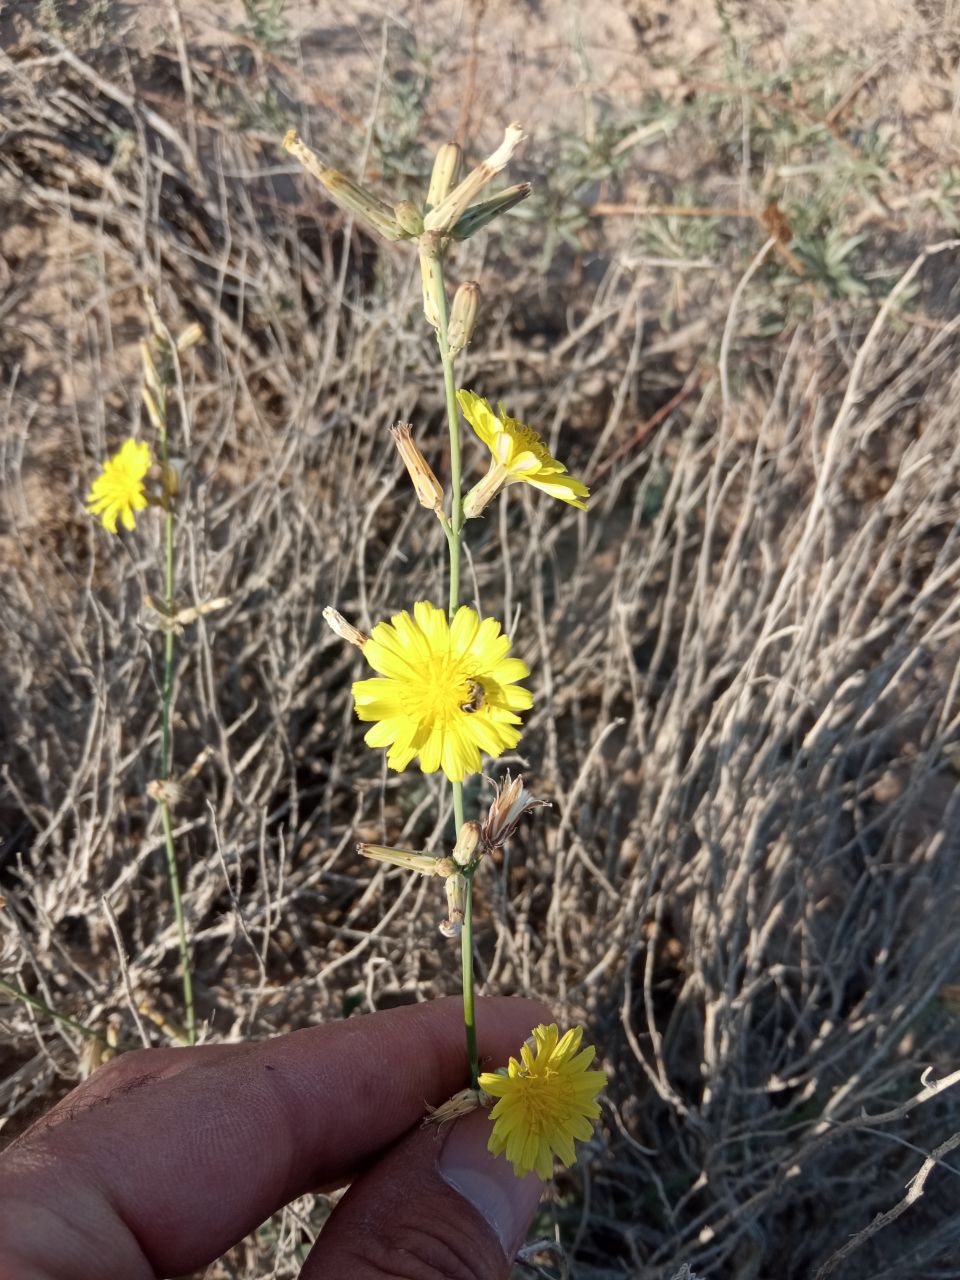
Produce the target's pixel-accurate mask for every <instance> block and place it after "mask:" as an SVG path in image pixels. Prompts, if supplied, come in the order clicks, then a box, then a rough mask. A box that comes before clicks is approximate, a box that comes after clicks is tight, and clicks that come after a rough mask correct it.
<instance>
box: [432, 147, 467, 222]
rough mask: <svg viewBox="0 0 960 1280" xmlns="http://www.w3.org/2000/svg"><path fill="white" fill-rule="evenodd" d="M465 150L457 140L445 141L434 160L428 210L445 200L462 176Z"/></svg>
mask: <svg viewBox="0 0 960 1280" xmlns="http://www.w3.org/2000/svg"><path fill="white" fill-rule="evenodd" d="M462 159H463V152H462V151H461V150H460V148H459V147H458V146H457V144H456V143H455V142H445V143H444V144H443V146H442V147H441V148H440V150H439V151H438V152H437V156H436V159H435V160H434V162H433V173H432V174H431V175H430V189H429V191H428V192H427V210H428V211H429V210H430V209H435V208H436V207H437V205H438V204H439V203H440V202H441V200H445V199H446V198H447V196H448V195H449V194H450V192H451V190H452V189H453V186H454V184H455V183H456V181H457V179H458V178H459V177H460V162H461V160H462Z"/></svg>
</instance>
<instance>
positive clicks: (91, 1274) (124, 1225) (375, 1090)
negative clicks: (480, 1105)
mask: <svg viewBox="0 0 960 1280" xmlns="http://www.w3.org/2000/svg"><path fill="white" fill-rule="evenodd" d="M549 1017H550V1015H549V1013H548V1012H546V1011H545V1010H544V1009H543V1006H541V1005H539V1004H535V1003H533V1002H530V1001H527V1000H519V999H487V1000H479V1001H478V1002H477V1029H478V1036H479V1051H480V1057H481V1061H483V1062H486V1063H487V1065H489V1066H490V1067H495V1066H501V1065H503V1064H505V1063H506V1061H507V1059H508V1057H509V1056H510V1055H511V1054H514V1055H516V1053H517V1051H518V1049H519V1046H520V1045H521V1044H522V1043H523V1041H524V1040H525V1038H526V1037H527V1036H528V1035H529V1034H530V1030H531V1028H532V1027H533V1026H535V1025H536V1024H537V1023H540V1022H543V1021H545V1020H549ZM465 1075H466V1051H465V1047H464V1042H463V1006H462V1003H461V1001H460V1000H457V999H450V1000H434V1001H430V1002H429V1003H426V1004H418V1005H408V1006H405V1007H403V1008H399V1009H392V1010H389V1011H387V1012H384V1013H375V1014H371V1015H369V1016H367V1017H361V1018H350V1019H348V1020H347V1021H345V1022H339V1023H334V1024H329V1025H326V1026H321V1027H312V1028H309V1029H308V1030H305V1031H295V1032H293V1033H292V1034H290V1035H285V1036H279V1037H277V1038H276V1039H273V1040H266V1041H262V1042H260V1043H255V1044H237V1045H209V1046H202V1047H200V1048H194V1049H150V1050H143V1051H139V1052H135V1053H128V1054H124V1055H123V1056H122V1057H120V1058H117V1059H116V1060H115V1061H113V1062H111V1063H109V1064H108V1065H107V1066H105V1067H102V1068H101V1069H100V1070H99V1071H97V1072H96V1073H95V1074H94V1075H93V1076H91V1078H90V1079H89V1080H88V1081H86V1083H84V1084H82V1085H80V1087H79V1088H77V1089H74V1090H73V1092H72V1093H70V1094H68V1095H67V1097H66V1098H64V1099H63V1100H62V1101H61V1102H59V1103H58V1104H57V1105H56V1106H55V1107H54V1108H53V1109H52V1110H51V1111H50V1112H48V1114H47V1115H46V1116H44V1117H43V1118H42V1119H41V1120H40V1121H38V1122H37V1123H36V1124H35V1125H34V1126H33V1127H32V1128H31V1129H30V1130H28V1131H27V1132H26V1133H25V1134H24V1135H22V1137H20V1138H19V1139H18V1140H17V1141H16V1142H14V1143H13V1144H12V1145H11V1146H10V1147H9V1148H8V1149H7V1151H6V1152H4V1154H3V1156H2V1157H0V1280H104V1278H105V1277H109V1278H110V1280H156V1278H157V1277H161V1276H168V1277H169V1276H178V1275H182V1274H183V1273H184V1272H190V1271H193V1270H195V1269H197V1268H199V1267H203V1266H205V1265H206V1264H208V1263H210V1262H211V1261H213V1260H214V1259H215V1258H217V1257H218V1256H219V1255H220V1254H222V1253H223V1252H224V1251H225V1250H227V1249H228V1248H230V1246H231V1245H233V1244H235V1243H236V1242H237V1241H238V1240H240V1239H242V1238H243V1236H245V1235H247V1234H248V1233H249V1232H250V1231H252V1230H254V1229H255V1228H256V1227H258V1226H259V1225H260V1223H261V1222H263V1221H264V1219H265V1218H267V1217H268V1216H269V1215H270V1214H271V1213H273V1212H275V1211H276V1210H278V1209H280V1208H281V1207H282V1206H283V1205H285V1204H287V1203H288V1202H289V1201H290V1200H293V1199H295V1198H296V1197H297V1196H300V1195H303V1194H304V1193H306V1192H308V1191H322V1190H328V1191H329V1190H331V1189H333V1188H335V1187H339V1186H343V1185H344V1184H346V1183H350V1184H351V1186H350V1189H349V1191H348V1192H347V1193H346V1195H345V1196H344V1197H343V1198H342V1199H341V1200H340V1202H339V1203H338V1204H337V1206H336V1208H335V1209H334V1211H333V1214H332V1215H331V1217H330V1219H329V1221H328V1222H327V1223H326V1225H325V1226H324V1228H323V1231H322V1232H321V1235H320V1238H319V1239H318V1241H317V1243H316V1244H315V1245H314V1247H313V1249H312V1250H311V1252H310V1256H309V1258H308V1259H307V1261H306V1263H305V1264H304V1266H303V1270H302V1271H301V1272H300V1276H301V1280H317V1278H318V1277H321V1276H322V1277H326V1278H327V1280H341V1277H342V1278H343V1280H381V1278H383V1277H386V1276H390V1277H394V1278H397V1277H400V1276H402V1277H404V1280H441V1278H443V1280H505V1277H506V1276H507V1275H508V1274H509V1271H510V1263H511V1261H512V1259H513V1256H514V1254H515V1253H516V1250H517V1249H518V1248H519V1246H520V1245H521V1244H522V1242H523V1239H524V1237H525V1235H526V1232H527V1229H528V1227H529V1225H530V1221H531V1219H532V1218H533V1214H534V1212H535V1210H536V1207H537V1203H538V1201H539V1198H540V1192H541V1190H542V1186H543V1184H542V1183H541V1182H540V1180H539V1179H538V1178H537V1177H536V1176H535V1175H533V1174H530V1175H528V1176H527V1177H524V1178H516V1177H515V1176H514V1174H513V1172H512V1170H511V1168H510V1165H509V1164H508V1163H507V1161H506V1160H504V1159H502V1158H498V1159H494V1158H493V1157H492V1156H491V1155H490V1154H489V1153H488V1152H487V1150H486V1144H487V1139H488V1137H489V1135H490V1121H489V1118H488V1116H487V1114H486V1113H483V1112H481V1113H477V1112H475V1113H473V1114H472V1115H469V1116H466V1117H465V1118H463V1119H461V1120H457V1121H455V1122H454V1123H453V1124H450V1125H443V1126H442V1127H439V1128H438V1127H436V1126H433V1125H431V1126H428V1127H426V1128H424V1127H421V1125H420V1123H419V1122H420V1121H421V1120H422V1118H423V1116H424V1114H425V1113H426V1110H427V1104H428V1103H429V1104H431V1105H433V1106H436V1105H438V1104H439V1103H441V1102H444V1101H446V1099H447V1098H449V1097H450V1096H451V1095H452V1094H454V1093H456V1092H457V1091H458V1090H459V1089H461V1088H462V1087H463V1084H464V1080H465Z"/></svg>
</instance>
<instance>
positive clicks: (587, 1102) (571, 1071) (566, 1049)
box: [479, 1023, 605, 1180]
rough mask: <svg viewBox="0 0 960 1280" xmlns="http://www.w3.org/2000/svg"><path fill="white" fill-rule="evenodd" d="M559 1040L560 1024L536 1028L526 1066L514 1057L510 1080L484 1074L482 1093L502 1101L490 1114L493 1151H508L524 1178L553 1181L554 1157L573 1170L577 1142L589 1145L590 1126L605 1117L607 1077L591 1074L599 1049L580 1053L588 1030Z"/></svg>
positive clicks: (527, 1047) (527, 1048)
mask: <svg viewBox="0 0 960 1280" xmlns="http://www.w3.org/2000/svg"><path fill="white" fill-rule="evenodd" d="M558 1035H559V1033H558V1031H557V1025H556V1023H551V1024H550V1026H549V1027H545V1026H542V1025H541V1026H539V1027H534V1029H533V1034H532V1036H531V1038H530V1040H528V1041H527V1043H526V1044H525V1045H524V1046H523V1048H522V1049H521V1050H520V1057H521V1059H522V1062H517V1060H516V1058H511V1059H510V1065H509V1067H508V1068H507V1072H506V1074H505V1075H501V1074H500V1073H499V1072H496V1071H484V1072H483V1073H482V1074H481V1076H480V1080H479V1084H480V1088H481V1090H482V1091H483V1092H484V1093H486V1094H491V1095H492V1096H493V1097H495V1098H498V1099H499V1101H498V1102H497V1103H496V1105H495V1106H494V1108H493V1110H492V1111H491V1112H490V1119H491V1120H492V1121H493V1133H492V1134H491V1135H490V1141H489V1142H488V1144H487V1146H488V1148H489V1150H490V1151H491V1152H492V1153H493V1155H495V1156H498V1155H500V1154H501V1152H506V1155H507V1159H508V1160H509V1161H510V1163H511V1164H512V1165H513V1172H514V1173H515V1174H516V1175H517V1177H518V1178H522V1177H523V1175H524V1174H526V1173H536V1174H537V1176H538V1177H540V1178H543V1179H544V1180H546V1179H548V1178H549V1177H550V1176H551V1174H552V1173H553V1157H554V1155H557V1156H559V1157H560V1160H561V1161H562V1163H563V1165H564V1166H565V1167H566V1168H569V1167H570V1165H572V1164H573V1162H574V1160H575V1159H576V1152H575V1151H574V1146H573V1143H574V1139H579V1140H580V1141H581V1142H584V1141H586V1140H587V1138H589V1137H590V1135H591V1134H592V1133H593V1126H592V1125H591V1124H590V1121H591V1120H595V1119H596V1118H597V1116H599V1114H600V1104H599V1103H598V1102H597V1094H598V1093H599V1092H600V1090H601V1089H602V1088H603V1085H604V1082H605V1076H604V1074H603V1072H602V1071H588V1070H587V1067H589V1065H590V1063H591V1062H592V1061H593V1057H594V1049H593V1046H592V1045H587V1046H586V1047H585V1048H583V1049H580V1041H581V1039H582V1038H583V1028H582V1027H573V1028H571V1030H570V1031H568V1032H567V1033H566V1035H564V1036H563V1037H562V1038H559V1039H558ZM531 1042H532V1043H531ZM578 1049H579V1050H580V1052H579V1053H578V1052H577V1050H578Z"/></svg>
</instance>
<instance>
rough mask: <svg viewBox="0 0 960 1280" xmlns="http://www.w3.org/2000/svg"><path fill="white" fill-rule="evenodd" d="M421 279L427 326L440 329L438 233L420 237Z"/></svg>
mask: <svg viewBox="0 0 960 1280" xmlns="http://www.w3.org/2000/svg"><path fill="white" fill-rule="evenodd" d="M420 279H421V281H422V284H423V314H424V315H425V316H426V318H427V324H432V325H433V327H434V329H439V328H440V298H441V294H442V292H443V277H442V275H441V272H440V236H439V235H438V234H437V232H436V231H425V232H424V233H423V235H422V236H421V237H420ZM444 305H446V304H445V303H444Z"/></svg>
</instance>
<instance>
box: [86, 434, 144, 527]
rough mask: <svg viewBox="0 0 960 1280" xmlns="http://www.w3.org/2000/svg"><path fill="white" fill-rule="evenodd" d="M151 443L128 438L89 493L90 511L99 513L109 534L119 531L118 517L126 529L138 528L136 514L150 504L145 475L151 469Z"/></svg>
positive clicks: (107, 462) (109, 459) (92, 513)
mask: <svg viewBox="0 0 960 1280" xmlns="http://www.w3.org/2000/svg"><path fill="white" fill-rule="evenodd" d="M151 461H152V459H151V457H150V446H149V445H148V444H146V443H145V442H144V441H142V440H141V441H137V440H127V441H126V442H125V443H124V445H123V447H122V448H121V450H120V451H119V453H115V454H114V455H113V457H112V458H108V459H107V461H106V462H105V463H104V464H103V471H102V472H101V474H100V475H98V476H97V478H96V480H94V482H93V484H92V486H91V488H90V493H89V494H88V496H87V510H88V511H89V512H90V514H91V515H94V516H99V517H100V519H101V521H102V523H103V527H104V528H105V529H106V530H107V532H108V533H116V532H117V517H118V516H119V517H120V519H121V520H122V521H123V527H124V528H125V529H133V528H135V527H136V520H135V519H134V515H133V513H134V512H135V511H142V510H143V508H144V507H145V506H146V505H147V495H146V493H144V489H143V478H144V476H145V475H146V474H147V472H148V471H149V470H150V465H151Z"/></svg>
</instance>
